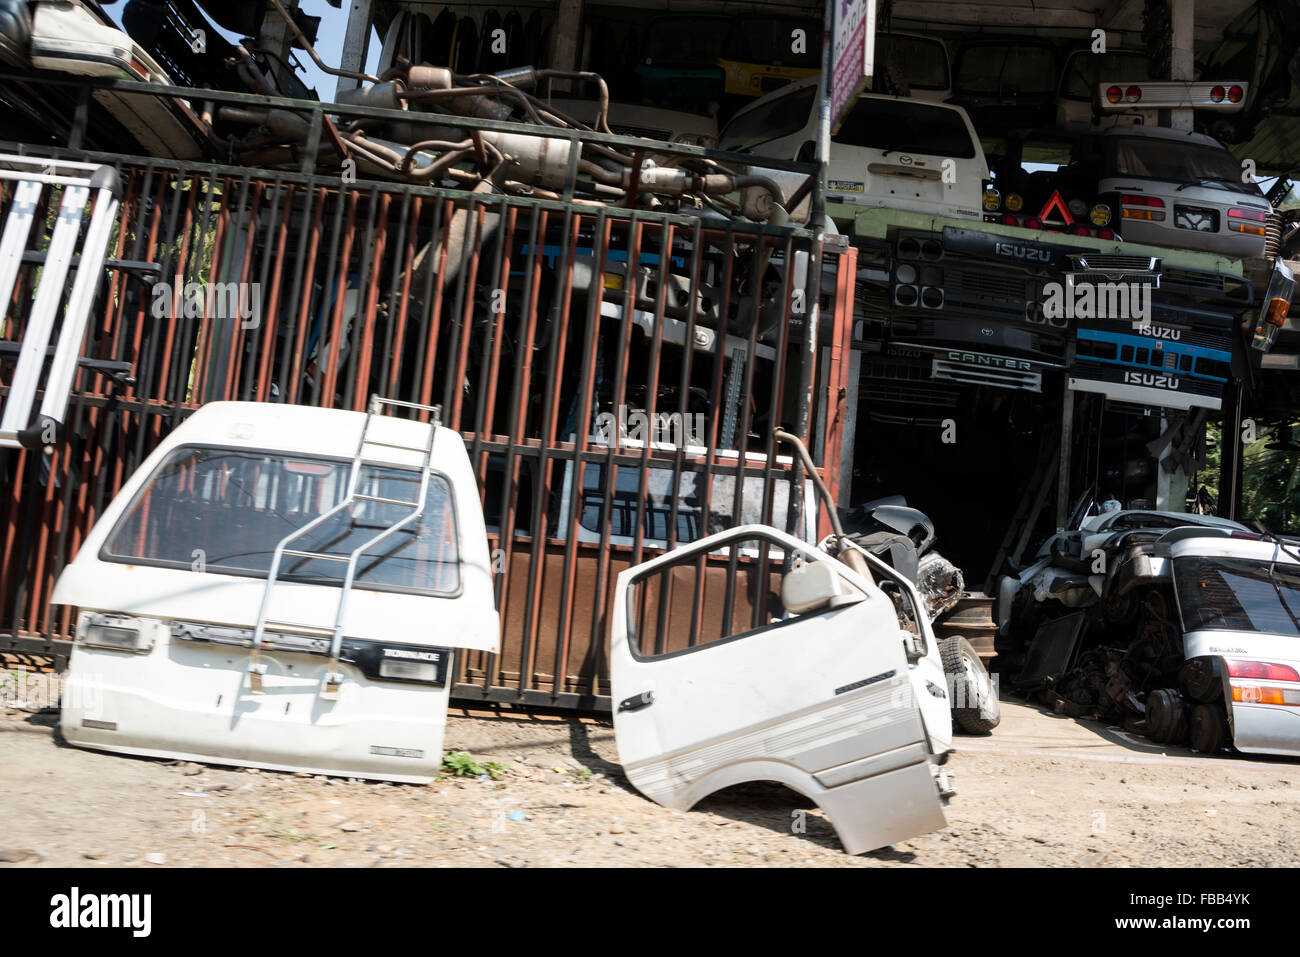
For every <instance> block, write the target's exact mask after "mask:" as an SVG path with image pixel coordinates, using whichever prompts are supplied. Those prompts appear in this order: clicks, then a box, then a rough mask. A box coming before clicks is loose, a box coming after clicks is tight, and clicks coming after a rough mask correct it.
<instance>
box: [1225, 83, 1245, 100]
mask: <svg viewBox="0 0 1300 957" xmlns="http://www.w3.org/2000/svg"><path fill="white" fill-rule="evenodd" d="M1242 95H1243V94H1242V90H1241V87H1239V86H1230V87H1228V102H1229V103H1240V102H1241V97H1242Z"/></svg>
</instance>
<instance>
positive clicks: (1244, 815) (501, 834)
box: [0, 702, 1300, 867]
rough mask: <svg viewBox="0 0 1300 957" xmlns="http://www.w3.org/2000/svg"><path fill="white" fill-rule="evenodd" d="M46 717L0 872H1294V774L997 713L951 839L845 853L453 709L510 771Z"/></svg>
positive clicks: (580, 751) (962, 786) (2, 836)
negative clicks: (260, 752) (119, 739)
mask: <svg viewBox="0 0 1300 957" xmlns="http://www.w3.org/2000/svg"><path fill="white" fill-rule="evenodd" d="M0 710H3V709H0ZM57 718H58V716H57V713H54V712H49V711H46V712H41V713H31V712H23V711H15V710H6V711H5V713H4V714H3V715H0V819H3V822H4V825H3V828H2V829H0V861H5V862H11V863H10V866H31V865H36V866H41V865H62V866H87V867H96V866H101V865H140V866H150V865H153V864H166V865H174V866H187V865H236V866H238V865H246V866H317V865H328V866H348V867H371V866H385V865H411V864H428V865H444V866H445V865H456V866H465V865H484V866H510V867H521V866H527V865H598V866H610V865H612V866H619V865H666V866H696V865H820V866H835V867H896V866H917V865H922V866H990V865H1049V866H1050V865H1094V866H1095V865H1105V866H1125V865H1145V866H1164V865H1180V866H1203V865H1229V866H1239V865H1245V866H1254V865H1294V864H1296V863H1297V862H1300V814H1297V810H1298V808H1300V792H1297V789H1296V787H1295V784H1296V783H1297V782H1300V764H1295V763H1290V762H1282V761H1267V760H1247V759H1232V758H1206V757H1200V756H1195V755H1192V754H1190V753H1189V752H1182V751H1179V752H1172V751H1171V752H1169V753H1167V754H1162V753H1161V751H1160V749H1159V748H1156V747H1153V746H1151V745H1149V744H1145V743H1142V742H1139V741H1137V740H1136V739H1133V740H1129V739H1127V738H1126V737H1125V736H1124V735H1123V734H1122V733H1117V732H1114V731H1107V730H1106V729H1104V728H1101V727H1100V726H1098V725H1095V724H1090V723H1080V722H1076V721H1074V720H1071V719H1067V718H1059V717H1056V716H1053V715H1049V714H1046V713H1044V712H1041V711H1038V710H1037V709H1033V708H1030V707H1027V706H1025V705H1020V704H1014V703H1010V702H1006V703H1004V705H1003V723H1002V726H1001V727H1000V728H999V729H998V730H997V731H996V732H994V733H993V734H992V735H990V736H987V737H983V738H959V739H958V743H959V746H960V750H959V752H958V753H957V754H955V755H954V756H953V758H952V760H951V762H950V764H949V767H950V768H951V770H952V771H953V772H954V773H955V775H956V783H957V789H958V794H957V797H956V798H955V799H954V800H953V802H952V803H951V805H950V806H949V808H948V827H947V828H946V829H945V830H943V831H940V832H937V833H934V834H929V835H925V836H923V837H920V838H917V839H915V840H911V841H907V842H905V843H902V844H899V845H897V846H895V847H893V848H888V849H884V850H880V851H876V852H873V853H871V854H868V855H863V856H860V857H849V856H847V855H845V854H844V853H843V852H842V851H841V850H840V846H839V843H838V842H837V840H836V839H835V835H834V832H833V831H832V830H831V828H830V826H829V824H828V823H827V822H826V820H825V818H824V817H823V815H822V814H821V813H820V812H819V811H818V810H817V809H816V808H815V807H812V806H810V805H808V804H807V802H805V801H803V799H801V798H800V797H799V796H798V795H795V794H793V793H792V792H789V791H786V790H784V789H781V788H777V787H775V786H767V785H756V786H747V787H742V788H739V789H732V790H729V791H726V792H724V793H722V794H719V795H715V796H713V797H711V798H709V799H707V800H706V801H705V802H703V803H702V804H700V805H699V806H698V807H697V808H696V809H695V810H693V811H690V812H685V813H683V812H676V811H669V810H665V809H664V808H661V807H658V806H656V805H654V804H651V803H650V802H649V801H647V800H646V799H645V798H643V797H641V796H640V795H639V794H638V793H636V792H635V791H634V790H632V789H631V787H630V786H629V785H628V783H627V781H626V780H625V779H624V778H623V776H622V774H621V772H620V770H619V766H618V764H617V753H616V750H615V747H614V735H613V729H612V728H611V727H610V726H609V725H608V724H607V723H602V722H597V721H579V720H560V719H504V718H483V717H466V716H457V715H456V714H455V713H453V717H452V718H451V721H450V725H449V729H448V735H447V747H448V749H460V750H465V751H469V752H471V753H472V754H473V755H474V756H475V757H477V758H479V759H481V760H491V761H495V762H497V763H499V764H501V765H506V766H508V768H509V770H508V771H505V772H504V773H503V774H502V776H501V778H500V779H499V780H497V781H492V780H491V779H490V778H489V779H484V780H477V779H445V780H443V781H441V782H439V783H436V784H433V785H429V786H424V787H417V786H410V785H391V784H376V783H364V782H349V781H345V780H341V779H326V778H319V777H310V776H299V775H293V774H283V773H275V772H269V771H263V772H254V771H245V770H237V769H229V768H219V767H215V766H200V765H194V764H177V763H165V762H162V761H157V760H150V759H143V758H129V757H119V756H115V755H109V754H100V753H96V752H91V751H82V750H78V749H75V748H71V747H68V746H66V745H63V744H62V743H61V742H60V740H59V739H58V737H57V734H56V728H55V726H56V725H57ZM801 821H802V822H803V826H802V829H800V828H798V827H797V826H796V825H798V824H799V822H801Z"/></svg>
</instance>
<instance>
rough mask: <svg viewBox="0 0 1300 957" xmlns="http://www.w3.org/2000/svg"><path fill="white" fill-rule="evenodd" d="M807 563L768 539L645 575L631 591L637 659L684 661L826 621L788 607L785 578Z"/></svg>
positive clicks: (739, 541) (734, 544)
mask: <svg viewBox="0 0 1300 957" xmlns="http://www.w3.org/2000/svg"><path fill="white" fill-rule="evenodd" d="M806 560H807V559H805V558H804V557H803V556H799V555H791V554H788V553H787V552H786V550H784V549H782V548H781V547H780V546H779V545H777V544H775V543H773V542H772V541H770V540H768V539H766V538H760V537H751V538H736V539H732V540H731V541H729V542H727V543H726V545H725V546H723V547H721V548H718V549H716V550H714V551H710V552H708V553H704V554H698V553H696V554H687V555H685V556H683V557H681V558H680V559H678V560H677V561H674V562H671V563H668V564H665V565H661V566H659V567H657V568H655V569H654V570H652V571H650V572H648V573H646V574H644V575H642V576H641V577H639V578H637V579H636V580H635V581H634V582H633V584H632V587H631V589H630V590H629V592H628V605H627V614H628V622H627V624H628V632H629V640H630V641H631V645H632V653H633V655H634V656H635V657H637V658H639V659H643V660H644V659H653V658H661V657H666V656H672V655H679V654H685V653H688V652H691V651H695V650H698V649H700V648H703V647H707V646H710V645H716V644H719V643H722V642H726V641H732V640H735V639H739V638H744V637H746V636H748V635H751V634H755V633H757V632H760V631H767V630H770V629H772V628H780V627H784V626H785V625H787V624H790V623H792V622H794V621H797V620H801V619H803V618H806V617H809V616H811V615H818V614H822V613H823V612H824V611H825V609H817V610H815V611H810V612H804V613H802V614H799V613H795V612H792V611H790V610H789V609H787V608H786V607H785V605H784V604H783V602H782V592H781V587H782V583H783V581H784V579H785V576H786V575H788V574H790V573H792V572H793V571H795V570H796V569H797V568H799V567H800V566H801V565H802V564H803V563H804V562H805V561H806ZM840 582H841V587H842V588H843V589H844V591H845V592H846V593H849V594H855V595H861V594H862V593H861V592H860V591H859V589H858V588H857V586H856V585H854V584H853V583H851V582H850V581H849V580H848V579H847V578H844V577H843V576H840Z"/></svg>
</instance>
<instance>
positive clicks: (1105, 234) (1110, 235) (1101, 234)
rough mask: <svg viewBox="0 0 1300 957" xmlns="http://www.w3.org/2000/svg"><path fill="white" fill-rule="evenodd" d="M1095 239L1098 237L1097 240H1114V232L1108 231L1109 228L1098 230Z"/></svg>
mask: <svg viewBox="0 0 1300 957" xmlns="http://www.w3.org/2000/svg"><path fill="white" fill-rule="evenodd" d="M1097 237H1098V238H1099V239H1114V238H1115V230H1113V229H1110V228H1106V229H1099V230H1097Z"/></svg>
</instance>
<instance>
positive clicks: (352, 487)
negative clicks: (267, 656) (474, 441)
mask: <svg viewBox="0 0 1300 957" xmlns="http://www.w3.org/2000/svg"><path fill="white" fill-rule="evenodd" d="M388 406H396V407H400V408H406V409H415V410H417V411H423V412H428V413H429V414H430V421H429V438H428V441H427V442H426V443H425V444H424V445H423V446H414V445H399V444H394V443H392V442H381V441H379V440H377V439H372V438H371V437H370V427H371V425H372V423H373V422H374V420H375V418H376V416H378V415H380V413H381V412H382V410H383V409H384V408H385V407H388ZM441 422H442V407H441V406H430V405H420V404H418V403H415V402H403V401H400V400H397V399H385V398H380V397H379V396H371V398H370V404H369V406H368V407H367V409H366V418H365V422H364V423H363V424H362V426H361V437H360V439H359V440H358V442H357V451H356V454H355V455H353V457H352V467H351V471H350V473H349V475H348V486H347V492H346V494H345V495H344V496H343V498H342V500H340V501H339V503H338V504H337V505H335V506H334V507H333V508H331V509H329V510H328V511H325V512H322V513H321V514H320V515H318V516H317V517H316V518H314V519H312V521H310V522H308V523H307V524H306V525H304V526H302V527H301V528H299V529H297V530H295V531H293V532H291V533H289V534H288V535H286V536H285V537H284V538H282V539H280V541H279V543H278V544H277V545H276V546H275V553H274V555H273V556H272V558H271V567H270V570H269V571H268V572H267V576H266V589H265V591H264V592H263V593H262V605H261V608H260V610H259V611H258V614H257V627H256V628H255V629H254V631H253V643H252V654H251V655H250V657H249V662H248V681H249V687H250V689H251V690H252V692H253V693H254V694H261V693H262V674H263V673H264V672H265V670H266V666H265V665H263V664H261V663H260V661H259V658H260V654H261V648H262V643H263V640H264V639H265V636H266V633H267V632H268V631H271V632H282V633H288V634H308V635H329V636H330V651H329V656H330V657H329V670H328V671H327V672H326V675H325V688H324V690H323V691H322V692H321V697H322V698H325V699H327V700H333V699H335V698H337V697H338V693H339V686H340V685H341V684H342V681H343V675H342V674H341V673H340V672H339V668H338V664H339V650H340V648H341V647H342V643H343V622H344V620H345V617H346V615H347V608H348V598H349V597H350V596H351V593H352V586H353V584H354V582H355V579H356V572H357V563H358V562H359V561H360V559H361V556H362V555H364V554H365V553H366V552H368V551H370V549H372V548H374V547H375V546H377V545H378V544H379V543H380V542H382V541H383V540H384V539H386V538H388V537H389V536H391V535H393V534H395V533H396V532H399V531H401V530H402V529H403V528H406V527H407V526H409V525H411V524H412V523H413V522H417V521H418V520H419V519H420V516H422V515H423V514H424V507H425V498H426V495H427V493H428V490H429V465H430V463H431V462H432V460H433V444H434V438H435V436H436V435H437V433H438V427H439V426H440V425H441ZM367 448H387V449H397V450H401V451H406V452H417V453H421V455H422V456H423V460H422V462H421V464H420V465H419V466H407V465H397V464H396V463H393V462H389V461H386V460H384V461H381V460H376V459H368V458H367V457H366V450H367ZM363 466H375V467H382V468H385V469H391V470H395V471H403V472H415V473H418V474H419V477H420V490H419V493H418V494H417V496H416V498H415V500H414V501H407V500H405V499H398V498H389V497H385V496H382V495H370V494H367V493H364V492H361V491H359V486H360V479H361V470H362V468H363ZM357 502H373V503H375V504H379V505H396V506H400V507H403V508H407V509H409V511H408V512H407V514H405V515H403V516H401V517H400V518H398V519H396V520H395V521H393V522H392V523H390V524H388V525H387V527H385V528H384V529H383V530H382V531H380V532H379V533H378V534H376V535H373V536H371V537H370V538H369V539H367V540H366V541H365V542H363V543H362V544H360V545H358V546H357V547H356V548H354V549H353V550H352V551H351V552H349V553H348V554H347V555H340V554H335V553H332V552H312V551H306V550H304V549H297V548H290V547H289V546H291V545H293V544H294V543H295V542H297V541H298V540H299V539H301V538H303V536H305V535H307V534H308V533H309V532H311V531H312V530H314V529H316V528H318V527H320V526H321V525H323V524H325V523H326V522H328V521H329V520H330V519H332V518H334V517H335V516H336V515H340V514H343V513H345V512H347V513H349V514H350V512H351V509H352V507H353V505H355V504H356V503H357ZM285 555H289V556H291V557H293V558H308V559H319V560H320V561H330V562H340V563H345V564H346V565H347V568H346V569H345V571H344V573H343V583H342V586H341V588H340V590H339V600H338V607H337V609H336V611H335V615H334V625H333V626H332V627H323V626H320V625H313V624H309V623H307V622H301V621H284V620H279V619H272V618H270V617H269V614H270V610H271V599H272V594H273V593H274V592H275V587H276V585H277V584H280V578H279V575H280V563H281V561H282V560H283V558H284V556H285Z"/></svg>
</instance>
